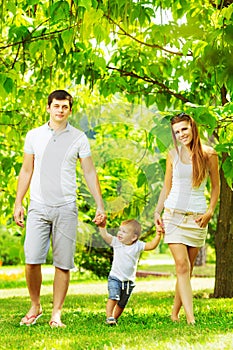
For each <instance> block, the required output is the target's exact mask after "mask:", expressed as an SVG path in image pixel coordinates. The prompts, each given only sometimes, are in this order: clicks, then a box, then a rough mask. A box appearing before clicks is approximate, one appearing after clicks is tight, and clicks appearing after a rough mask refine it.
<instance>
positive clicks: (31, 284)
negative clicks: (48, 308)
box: [21, 264, 42, 325]
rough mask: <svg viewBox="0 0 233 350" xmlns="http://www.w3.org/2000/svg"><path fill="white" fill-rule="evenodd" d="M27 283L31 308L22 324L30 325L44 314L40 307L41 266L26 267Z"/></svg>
mask: <svg viewBox="0 0 233 350" xmlns="http://www.w3.org/2000/svg"><path fill="white" fill-rule="evenodd" d="M25 273H26V281H27V287H28V291H29V295H30V298H31V308H30V310H29V311H28V313H27V314H26V316H25V317H23V318H22V320H21V324H26V325H30V324H32V323H33V322H34V321H35V318H37V316H38V315H39V314H41V313H42V307H41V305H40V289H41V283H42V274H41V265H39V264H33V265H31V264H30V265H29V264H26V266H25Z"/></svg>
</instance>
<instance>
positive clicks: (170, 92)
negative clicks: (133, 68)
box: [107, 66, 191, 103]
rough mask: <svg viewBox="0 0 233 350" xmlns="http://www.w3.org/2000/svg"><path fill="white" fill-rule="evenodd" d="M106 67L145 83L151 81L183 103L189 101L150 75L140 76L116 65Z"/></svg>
mask: <svg viewBox="0 0 233 350" xmlns="http://www.w3.org/2000/svg"><path fill="white" fill-rule="evenodd" d="M107 68H108V69H111V70H115V71H117V72H119V73H121V75H122V76H131V77H132V78H136V79H140V80H143V81H146V82H147V83H151V84H153V85H157V86H159V87H160V88H162V89H163V92H166V93H168V94H169V95H172V96H174V97H176V98H178V99H179V100H181V101H182V102H184V103H186V102H191V101H190V100H189V99H187V98H186V97H184V96H183V95H181V94H179V93H176V92H174V91H172V90H171V89H169V88H168V87H167V86H166V85H165V84H163V83H161V82H159V81H158V80H154V79H151V78H150V77H147V76H144V77H141V76H140V75H138V74H136V73H134V72H127V71H124V70H123V69H119V68H116V67H110V66H107Z"/></svg>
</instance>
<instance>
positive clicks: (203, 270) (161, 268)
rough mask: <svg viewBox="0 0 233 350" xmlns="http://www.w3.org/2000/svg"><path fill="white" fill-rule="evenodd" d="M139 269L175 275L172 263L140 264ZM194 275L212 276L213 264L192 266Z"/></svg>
mask: <svg viewBox="0 0 233 350" xmlns="http://www.w3.org/2000/svg"><path fill="white" fill-rule="evenodd" d="M139 270H141V271H150V272H158V273H159V272H160V273H161V274H162V273H169V274H171V275H175V266H174V264H173V265H146V264H142V265H140V268H139ZM193 275H194V276H200V277H202V276H203V277H214V276H215V265H214V264H206V265H205V266H194V269H193Z"/></svg>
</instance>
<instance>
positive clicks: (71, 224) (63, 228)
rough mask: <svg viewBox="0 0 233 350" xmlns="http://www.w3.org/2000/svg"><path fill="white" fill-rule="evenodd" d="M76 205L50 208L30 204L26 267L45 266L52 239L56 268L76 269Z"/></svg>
mask: <svg viewBox="0 0 233 350" xmlns="http://www.w3.org/2000/svg"><path fill="white" fill-rule="evenodd" d="M77 217H78V213H77V207H76V203H75V202H73V203H69V204H66V205H62V206H59V207H50V206H45V205H43V204H40V203H37V202H35V201H31V203H30V205H29V209H28V216H27V224H26V238H25V243H24V252H25V258H26V264H43V263H45V262H46V257H47V254H48V250H49V246H50V237H51V235H52V247H53V265H54V266H56V267H59V268H61V269H64V270H70V269H72V268H73V267H74V253H75V247H76V231H77Z"/></svg>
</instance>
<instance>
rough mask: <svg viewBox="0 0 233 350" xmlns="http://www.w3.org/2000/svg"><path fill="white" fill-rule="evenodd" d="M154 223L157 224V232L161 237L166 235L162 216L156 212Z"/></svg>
mask: <svg viewBox="0 0 233 350" xmlns="http://www.w3.org/2000/svg"><path fill="white" fill-rule="evenodd" d="M154 223H155V226H156V232H157V233H158V234H159V235H161V234H163V233H164V225H163V220H162V218H161V216H160V214H159V213H158V212H157V211H155V212H154Z"/></svg>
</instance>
